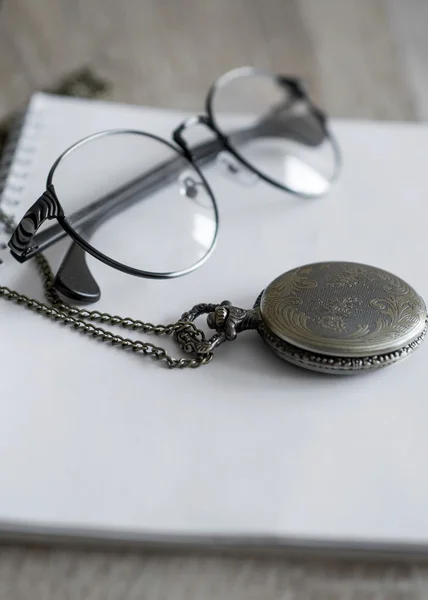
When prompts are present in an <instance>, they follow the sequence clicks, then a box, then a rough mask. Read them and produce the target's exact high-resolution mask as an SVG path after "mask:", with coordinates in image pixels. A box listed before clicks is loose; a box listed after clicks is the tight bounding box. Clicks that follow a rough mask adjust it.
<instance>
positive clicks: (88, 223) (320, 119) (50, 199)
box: [8, 67, 341, 303]
mask: <svg viewBox="0 0 428 600" xmlns="http://www.w3.org/2000/svg"><path fill="white" fill-rule="evenodd" d="M242 76H259V77H260V76H261V77H266V78H270V79H271V80H274V81H275V82H276V83H277V84H279V85H280V86H281V87H283V88H284V89H285V90H286V91H287V92H288V98H289V101H288V104H287V105H286V104H284V107H281V108H290V109H292V108H293V107H294V106H296V105H297V104H300V105H303V107H304V108H305V110H306V114H305V118H307V119H308V122H310V120H311V119H312V120H315V122H316V124H317V126H318V128H319V131H320V132H322V137H320V136H319V135H315V137H314V136H313V132H314V130H313V129H312V132H311V128H310V123H309V127H308V128H307V130H306V131H296V130H295V129H294V130H293V129H291V130H287V131H286V133H287V135H286V136H282V137H288V138H291V139H294V140H295V141H299V142H301V143H304V144H306V145H309V146H318V145H320V144H322V143H323V141H324V140H327V141H328V142H329V143H330V144H331V147H332V150H333V155H334V161H335V168H334V172H333V174H332V176H331V178H330V183H331V184H333V183H334V182H335V180H336V179H337V177H338V175H339V172H340V169H341V154H340V149H339V146H338V143H337V141H336V139H335V138H334V136H333V135H332V133H331V132H330V131H329V128H328V123H327V117H326V115H325V114H324V113H323V112H322V111H321V110H320V109H319V108H318V107H317V106H316V105H315V104H314V103H313V102H312V100H311V99H310V97H309V95H308V93H307V92H306V89H305V86H304V84H303V82H302V81H301V80H300V79H298V78H294V77H286V76H283V75H273V74H270V73H268V72H266V71H263V70H260V69H255V68H253V67H244V68H240V69H234V70H233V71H229V72H228V73H226V74H224V75H222V76H221V77H220V78H219V79H217V80H216V81H215V82H214V84H213V85H212V86H211V87H210V89H209V91H208V95H207V98H206V103H205V111H206V112H205V114H202V115H197V116H193V117H190V118H188V119H186V120H185V121H184V122H183V123H181V124H180V125H179V126H178V127H177V128H176V129H175V130H174V131H173V132H172V142H170V141H168V140H166V139H164V138H161V137H159V136H157V135H154V134H151V133H148V132H146V131H137V130H127V129H115V130H107V131H101V132H98V133H95V134H92V135H90V136H87V137H85V138H83V139H81V140H79V141H78V142H77V143H75V144H74V145H73V146H71V147H70V148H68V149H67V150H65V151H64V152H63V153H62V154H61V155H60V156H59V157H58V158H57V160H56V161H55V162H54V164H53V166H52V167H51V169H50V171H49V174H48V177H47V184H46V191H45V192H44V193H43V194H42V196H41V197H40V198H39V199H38V200H37V201H36V202H35V203H34V204H33V205H32V206H31V207H30V208H29V209H28V210H27V212H26V213H25V215H24V216H23V218H22V219H21V221H20V222H19V224H18V225H17V227H16V229H15V231H14V233H13V235H12V237H11V239H10V241H9V244H8V245H9V248H10V251H11V254H12V255H13V256H14V258H15V259H16V260H17V261H19V262H21V263H22V262H25V261H27V260H28V259H30V258H32V257H34V256H35V255H36V254H38V253H40V252H42V251H44V250H45V249H47V248H48V247H49V246H51V245H52V244H54V243H56V242H58V241H59V240H61V239H62V238H64V237H65V236H66V235H69V236H70V237H71V238H72V240H73V243H72V244H71V246H70V249H69V250H68V252H67V253H66V255H65V257H64V259H63V261H62V263H61V266H60V268H59V270H58V273H57V275H56V277H55V281H54V287H55V288H56V289H57V291H58V292H60V293H62V294H63V295H65V296H67V297H68V298H70V299H72V300H74V301H76V302H83V303H92V302H96V301H97V300H98V299H99V298H100V295H101V292H100V288H99V286H98V284H97V283H96V281H95V279H94V278H93V276H92V274H91V272H90V270H89V268H88V266H87V264H86V253H88V254H90V255H92V256H93V257H95V258H96V259H98V260H100V261H101V262H103V263H105V264H106V265H108V266H110V267H112V268H114V269H117V270H119V271H122V272H124V273H127V274H129V275H135V276H138V277H145V278H149V279H171V278H175V277H180V276H182V275H186V274H188V273H190V272H192V271H194V270H195V269H197V268H198V267H199V266H201V265H202V264H203V263H204V262H205V261H206V260H207V259H208V258H209V257H210V256H211V254H212V252H213V251H214V248H215V245H216V240H217V236H218V229H219V212H218V207H217V203H216V200H215V197H214V194H213V192H212V190H211V188H210V186H209V184H208V182H207V181H206V179H205V177H204V175H203V174H202V172H201V169H200V167H201V166H204V165H206V164H208V163H210V162H212V161H213V160H215V158H216V157H217V155H218V154H219V153H220V152H222V151H226V152H229V153H230V154H231V155H232V156H233V157H234V158H235V159H236V160H237V161H238V162H239V163H241V164H242V165H243V166H244V167H246V168H247V169H248V170H249V171H252V172H253V173H255V174H256V175H257V176H258V177H259V178H260V179H262V180H263V181H265V182H267V183H269V184H271V185H273V186H275V187H276V188H279V189H282V190H283V191H285V192H288V193H290V194H292V195H295V196H299V197H302V198H317V197H320V196H322V195H324V193H317V194H315V193H314V194H309V193H301V192H297V191H296V190H294V189H292V188H290V187H288V186H287V185H283V184H281V183H279V182H278V181H276V180H275V179H273V178H271V177H269V176H268V175H266V174H265V173H263V172H262V171H259V170H258V169H257V167H254V165H252V164H251V163H249V162H248V161H247V160H246V159H245V158H244V157H243V156H242V155H241V154H240V153H239V151H237V150H236V148H235V147H234V142H233V139H235V141H236V140H237V139H238V141H239V139H241V138H242V139H244V140H246V139H252V138H253V137H256V136H257V131H256V127H257V126H253V127H250V128H248V129H242V130H238V131H237V132H236V131H235V132H233V134H231V135H225V134H224V133H223V132H222V131H221V130H220V128H219V127H218V125H217V123H216V119H215V114H214V110H213V101H214V97H215V94H216V92H217V91H218V90H219V89H220V88H221V87H223V86H224V85H226V84H227V83H229V82H230V81H231V80H233V79H235V78H238V77H242ZM278 123H279V122H276V123H275V121H274V120H271V121H270V122H269V123H268V126H269V127H271V128H272V125H274V126H276V125H278ZM302 123H303V121H302ZM195 125H204V126H206V127H207V128H208V129H210V131H211V132H212V133H213V134H214V135H215V139H214V140H212V141H209V142H203V143H201V144H198V145H196V146H193V147H190V146H189V145H188V143H187V142H186V140H185V139H184V137H183V134H184V133H185V132H186V131H187V130H188V129H189V128H191V127H193V126H195ZM282 128H283V124H282ZM264 131H265V130H263V125H262V129H260V131H259V132H258V133H259V135H260V134H263V132H264ZM124 133H130V134H137V135H142V136H146V137H148V138H151V139H153V140H156V141H159V142H161V143H163V144H166V145H167V146H169V147H170V148H171V149H172V150H173V151H174V152H175V153H176V154H177V157H178V158H179V159H180V161H181V160H182V159H184V160H186V161H187V162H188V163H189V164H190V166H191V167H192V168H193V169H194V170H195V171H196V173H197V175H198V177H200V180H201V182H202V183H203V185H204V186H205V188H206V191H207V192H208V194H209V196H210V200H211V202H212V206H213V209H214V217H215V221H216V224H215V232H214V236H213V241H212V244H211V246H210V247H209V249H208V250H207V252H206V254H205V255H204V256H203V257H202V258H201V259H200V260H198V261H197V262H196V263H194V264H193V265H191V266H190V267H187V268H186V269H183V270H178V271H173V272H164V273H159V272H153V271H145V270H140V269H136V268H133V267H130V266H128V265H124V264H122V263H120V262H118V261H115V260H114V259H112V258H110V257H109V256H106V255H105V254H103V253H102V252H100V251H99V250H97V249H96V248H95V247H93V246H92V245H91V244H90V243H89V242H88V241H87V239H85V238H83V237H82V236H81V235H79V233H78V232H77V231H76V230H75V228H74V227H76V223H75V222H76V215H77V217H78V218H77V224H78V226H79V228H80V230H81V231H82V230H84V231H85V234H86V236H87V237H90V235H91V234H92V233H93V231H95V229H96V228H97V227H98V226H99V225H101V224H102V223H103V222H104V221H105V220H107V219H109V218H111V217H113V216H114V215H115V214H117V213H118V212H120V211H121V210H123V209H125V208H127V207H128V206H129V205H130V204H132V198H134V199H135V197H136V195H135V193H134V194H133V192H132V189H133V186H134V185H137V186H138V190H137V191H138V194H139V195H138V201H141V200H142V197H141V193H142V192H144V191H146V188H147V187H148V188H149V193H153V191H155V190H156V189H158V188H159V187H162V185H164V181H165V177H166V176H168V174H169V175H171V174H172V173H173V172H174V163H175V161H176V160H177V159H171V160H170V161H167V162H165V163H162V164H161V165H159V166H157V167H155V168H154V169H152V170H151V171H149V172H147V173H145V175H144V176H142V177H141V178H138V179H137V180H135V181H134V182H131V184H128V185H127V186H124V187H123V188H121V189H119V190H115V191H114V192H113V193H111V194H108V195H106V196H104V197H102V198H101V199H99V200H96V201H95V202H92V203H90V204H89V205H87V206H85V207H84V208H83V209H81V210H79V211H77V212H76V213H73V215H72V216H73V220H74V227H73V226H72V225H71V224H70V223H69V221H68V220H67V217H66V216H65V214H64V210H63V208H62V206H61V202H60V200H59V198H58V196H57V194H56V192H55V188H54V186H53V184H52V180H53V176H54V173H55V170H56V168H57V167H58V165H59V164H60V163H61V161H62V160H63V159H64V158H66V157H67V156H68V155H69V154H70V153H71V152H73V151H75V150H76V149H78V148H79V147H80V146H82V145H83V144H85V143H87V142H88V141H91V140H94V139H97V138H99V137H102V136H107V135H116V134H124ZM311 136H312V137H311ZM141 186H145V187H143V188H142V187H141ZM131 188H132V189H131ZM49 219H56V220H57V223H56V224H54V225H52V226H50V227H48V228H47V229H45V230H44V231H42V232H40V233H37V232H38V230H39V228H40V227H41V226H42V225H43V224H44V223H45V221H46V220H49ZM79 219H80V220H79Z"/></svg>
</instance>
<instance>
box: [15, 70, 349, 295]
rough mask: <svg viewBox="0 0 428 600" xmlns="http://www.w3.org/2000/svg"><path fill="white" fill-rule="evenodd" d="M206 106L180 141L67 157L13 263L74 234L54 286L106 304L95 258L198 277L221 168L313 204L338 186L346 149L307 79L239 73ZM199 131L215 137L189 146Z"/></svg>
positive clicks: (211, 233)
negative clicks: (214, 177) (208, 172)
mask: <svg viewBox="0 0 428 600" xmlns="http://www.w3.org/2000/svg"><path fill="white" fill-rule="evenodd" d="M205 109H206V112H205V114H204V115H200V116H195V117H191V118H190V119H187V120H186V121H185V122H184V123H182V124H181V125H179V126H178V127H177V128H176V129H175V130H174V131H173V132H172V140H171V141H168V140H165V139H163V138H161V137H158V136H157V135H153V134H151V133H148V132H146V131H133V130H118V129H115V130H108V131H102V132H99V133H96V134H94V135H90V136H88V137H86V138H84V139H82V140H80V141H78V142H77V143H75V144H74V145H73V146H71V147H70V148H68V149H67V150H65V151H64V152H63V153H62V154H61V155H60V156H59V157H58V158H57V160H56V161H55V163H54V164H53V166H52V168H51V169H50V172H49V174H48V177H47V186H46V191H45V192H44V194H43V195H42V196H41V197H40V198H39V199H38V200H37V201H36V202H35V203H34V204H33V206H31V208H30V209H29V210H28V211H27V212H26V213H25V215H24V217H23V218H22V220H21V221H20V222H19V224H18V226H17V227H16V229H15V231H14V233H13V235H12V237H11V239H10V241H9V247H10V250H11V253H12V255H13V256H14V257H15V258H16V259H17V260H18V261H19V262H24V261H26V260H28V259H30V258H32V257H34V256H35V255H36V254H38V253H40V252H42V251H44V250H45V249H46V248H48V247H49V246H51V245H52V244H54V243H56V242H58V241H59V240H61V239H62V238H64V237H66V236H67V235H69V236H70V237H71V238H72V244H71V246H70V248H69V250H68V252H67V253H66V255H65V257H64V259H63V261H62V263H61V266H60V268H59V270H58V272H57V274H56V277H55V281H54V287H55V288H56V290H57V291H58V292H60V293H61V294H62V295H64V296H66V297H68V298H70V299H72V300H74V301H77V302H87V303H90V302H95V301H96V300H98V299H99V297H100V289H99V286H98V284H97V283H96V281H95V279H94V278H93V276H92V274H91V272H90V270H89V268H88V266H87V264H86V257H87V253H88V254H90V255H92V256H93V257H95V258H97V259H99V260H100V261H102V262H103V263H105V264H106V265H109V266H110V267H113V268H115V269H118V270H120V271H123V272H125V273H128V274H131V275H136V276H139V277H147V278H152V279H168V278H172V277H178V276H181V275H185V274H187V273H190V272H191V271H193V270H195V269H196V268H198V267H199V266H200V265H202V264H203V263H204V262H205V261H206V260H207V258H208V257H209V256H210V255H211V253H212V252H213V250H214V247H215V243H216V239H217V234H218V228H219V214H218V208H217V204H216V200H215V198H214V195H213V193H212V191H211V189H210V186H209V184H208V182H207V181H206V179H205V176H204V175H203V173H202V168H205V167H208V166H211V165H213V164H218V165H221V167H222V168H223V169H226V171H227V172H228V173H229V174H231V175H232V176H233V178H235V179H236V181H237V182H241V183H242V182H245V181H246V179H248V177H250V178H260V179H261V180H264V181H265V182H267V183H269V184H271V185H273V186H276V187H277V188H280V189H282V190H284V191H285V192H288V193H291V194H295V195H298V196H300V197H303V198H316V197H319V196H322V195H324V194H325V193H326V192H327V191H328V190H329V188H330V186H331V185H332V183H333V182H334V181H335V179H336V178H337V176H338V173H339V170H340V151H339V147H338V144H337V142H336V140H335V139H334V137H333V135H332V134H331V132H330V131H329V128H328V124H327V118H326V116H325V115H324V113H323V112H322V111H321V110H319V108H317V107H316V106H315V105H314V103H313V102H312V101H311V99H310V98H309V96H308V94H307V92H306V90H305V88H304V86H303V84H302V82H301V81H300V80H299V79H295V78H290V77H284V76H281V75H273V74H269V73H266V72H264V71H260V70H257V69H254V68H242V69H236V70H233V71H230V72H229V73H226V74H225V75H223V76H222V77H220V78H219V79H218V80H217V81H216V82H215V83H214V84H213V85H212V86H211V88H210V90H209V92H208V95H207V99H206V105H205ZM195 125H202V126H205V127H206V128H207V130H209V132H210V134H211V137H214V139H210V140H206V139H204V140H203V141H202V142H198V143H197V144H196V145H193V146H191V145H189V144H188V142H187V141H186V139H185V137H184V134H185V133H187V132H188V130H189V129H190V128H191V127H193V126H195ZM113 217H114V218H113ZM51 219H56V221H57V222H56V223H54V224H48V223H47V221H48V220H51Z"/></svg>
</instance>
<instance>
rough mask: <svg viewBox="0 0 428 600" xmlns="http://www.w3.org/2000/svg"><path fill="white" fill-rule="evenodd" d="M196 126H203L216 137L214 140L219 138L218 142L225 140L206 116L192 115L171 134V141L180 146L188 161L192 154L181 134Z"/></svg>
mask: <svg viewBox="0 0 428 600" xmlns="http://www.w3.org/2000/svg"><path fill="white" fill-rule="evenodd" d="M197 125H203V126H204V127H207V128H208V129H209V130H210V131H211V132H212V133H213V134H214V135H215V136H216V138H220V140H219V141H225V138H224V139H223V137H224V136H222V135H221V134H220V133H219V132H218V131H216V128H215V127H214V124H213V122H212V121H211V119H210V118H209V117H208V115H194V116H192V117H189V118H188V119H185V120H184V121H183V122H182V123H180V125H179V126H178V127H177V128H176V129H174V131H173V133H172V139H173V140H174V142H175V143H176V144H177V145H178V146H180V148H181V149H182V150H183V151H184V153H185V154H186V156H187V158H189V159H192V152H191V148H190V146H189V144H188V143H187V141H186V139H185V138H184V137H183V133H184V132H185V131H186V130H189V129H191V128H193V127H195V126H197Z"/></svg>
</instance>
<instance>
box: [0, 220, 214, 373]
mask: <svg viewBox="0 0 428 600" xmlns="http://www.w3.org/2000/svg"><path fill="white" fill-rule="evenodd" d="M0 221H2V222H3V223H4V225H5V226H6V230H7V231H10V232H11V231H12V230H13V229H14V227H15V224H14V221H13V219H11V218H10V217H9V216H8V215H6V214H5V213H4V212H3V211H1V210H0ZM34 260H35V262H36V264H37V267H38V269H39V272H40V275H41V277H42V280H43V287H44V290H45V294H46V298H47V300H48V302H49V303H50V304H44V303H43V302H39V301H38V300H35V299H34V298H28V297H27V296H24V295H23V294H19V293H18V292H16V291H14V290H11V289H9V288H8V287H1V286H0V296H1V297H3V298H5V299H6V300H10V301H11V302H15V303H16V304H22V305H24V306H26V307H27V308H28V309H29V310H32V311H34V312H37V313H40V314H42V315H43V316H45V317H46V318H48V319H52V320H53V321H56V322H58V323H62V324H64V325H70V326H72V327H73V328H74V329H76V330H77V331H80V332H82V333H84V334H86V335H88V336H90V337H94V338H96V339H98V340H101V341H103V342H109V343H110V344H112V345H113V346H118V347H120V348H122V349H123V350H132V351H133V352H140V353H141V354H143V355H144V356H149V357H150V358H153V359H155V360H159V361H165V363H166V365H167V366H168V367H169V368H170V369H176V368H178V369H184V368H191V369H194V368H197V367H200V366H202V365H206V364H208V363H209V362H211V360H212V358H213V354H212V352H204V353H203V354H199V353H195V352H193V349H194V348H195V347H202V346H203V345H204V344H206V342H207V341H208V340H206V337H205V334H204V332H203V331H202V330H200V329H198V328H197V327H196V326H195V324H194V323H193V322H191V321H189V320H186V319H183V318H182V319H181V320H180V321H177V322H176V323H172V324H170V325H154V324H153V323H144V322H143V321H140V320H137V319H131V318H130V317H120V316H118V315H110V314H109V313H102V312H99V311H96V310H93V311H89V310H82V309H79V308H76V307H75V306H70V305H69V304H66V303H65V302H63V301H61V299H60V298H59V296H58V294H57V293H56V291H55V290H54V288H53V282H54V275H53V273H52V269H51V267H50V265H49V263H48V261H47V259H46V258H45V257H44V256H43V254H38V255H37V256H36V257H35V259H34ZM88 321H95V322H98V323H101V324H103V325H115V326H119V327H122V328H124V329H132V330H133V331H137V330H138V331H143V332H144V333H153V334H155V335H157V336H160V335H168V336H174V338H175V339H176V340H179V339H181V338H182V337H184V338H185V339H186V340H191V341H192V344H190V345H186V346H184V345H182V344H180V345H181V347H182V349H183V350H185V351H186V348H189V349H190V351H191V353H192V354H193V355H192V356H190V357H184V358H174V357H172V356H170V355H169V354H168V353H167V351H166V350H165V349H164V348H161V347H159V346H155V345H154V344H150V343H148V342H142V341H140V340H132V339H129V338H124V337H123V336H121V335H118V334H115V333H112V332H111V331H107V330H105V329H103V328H101V327H98V326H95V325H93V324H92V323H91V322H88ZM200 345H202V346H200Z"/></svg>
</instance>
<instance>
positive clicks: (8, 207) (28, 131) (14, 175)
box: [0, 108, 43, 234]
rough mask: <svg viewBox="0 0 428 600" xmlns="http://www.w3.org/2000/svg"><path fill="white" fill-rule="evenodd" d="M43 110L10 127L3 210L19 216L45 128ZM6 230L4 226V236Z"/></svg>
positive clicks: (1, 186) (1, 179) (2, 176)
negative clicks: (42, 116) (19, 208)
mask: <svg viewBox="0 0 428 600" xmlns="http://www.w3.org/2000/svg"><path fill="white" fill-rule="evenodd" d="M41 113H42V111H41V110H36V109H31V108H29V109H28V110H27V111H26V113H24V114H23V115H22V114H21V115H18V116H17V117H15V118H14V119H13V121H12V123H11V124H10V128H9V133H8V136H7V141H6V145H5V148H4V150H3V153H2V156H1V159H0V208H1V209H2V210H3V211H4V212H5V213H6V214H10V213H11V212H13V213H15V212H16V207H17V205H18V204H19V202H20V199H21V194H22V192H23V190H24V187H25V180H26V179H27V178H28V176H29V174H30V171H31V165H32V162H33V156H34V154H35V152H36V148H37V141H38V139H39V134H40V130H41V127H42V124H43V122H42V120H41ZM4 231H5V227H4V225H3V224H2V223H1V222H0V234H2V233H4Z"/></svg>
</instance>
